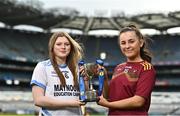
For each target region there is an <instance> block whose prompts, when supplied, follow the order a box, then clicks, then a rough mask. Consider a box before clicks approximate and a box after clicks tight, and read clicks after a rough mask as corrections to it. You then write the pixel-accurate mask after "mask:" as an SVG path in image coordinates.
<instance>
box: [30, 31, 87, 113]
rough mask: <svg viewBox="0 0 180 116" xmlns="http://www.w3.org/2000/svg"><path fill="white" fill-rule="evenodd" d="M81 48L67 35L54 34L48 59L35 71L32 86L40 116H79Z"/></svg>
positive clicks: (50, 41) (38, 65)
mask: <svg viewBox="0 0 180 116" xmlns="http://www.w3.org/2000/svg"><path fill="white" fill-rule="evenodd" d="M82 53H83V51H82V48H81V46H80V45H79V44H78V43H77V42H76V41H75V40H73V39H72V38H71V37H70V36H69V35H68V34H67V33H64V32H58V33H54V34H53V35H52V37H51V38H50V40H49V59H48V60H45V61H41V62H39V63H38V64H37V66H36V67H35V69H34V72H33V75H32V80H31V85H32V94H33V99H34V104H35V105H36V106H39V107H41V110H40V115H41V116H60V115H69V116H70V115H81V114H82V113H81V108H80V106H81V105H84V103H82V102H80V101H79V91H78V74H79V73H78V72H79V71H80V72H83V68H81V69H78V61H79V60H80V59H81V58H82Z"/></svg>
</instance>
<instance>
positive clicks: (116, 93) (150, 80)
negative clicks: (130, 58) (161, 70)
mask: <svg viewBox="0 0 180 116" xmlns="http://www.w3.org/2000/svg"><path fill="white" fill-rule="evenodd" d="M155 75H156V72H155V70H154V68H153V66H152V64H150V63H148V62H146V61H142V62H126V63H123V64H119V65H118V66H117V67H116V68H115V70H114V74H113V77H112V80H111V81H110V86H109V88H110V89H109V100H110V101H111V102H112V101H118V100H122V99H126V98H129V97H133V96H134V95H138V96H141V97H143V98H145V100H146V101H145V104H144V106H143V107H141V108H136V109H132V110H124V109H123V110H122V109H121V110H120V109H110V110H109V115H121V114H122V115H132V114H133V115H138V114H141V115H147V114H148V110H149V106H150V102H151V92H152V89H153V87H154V85H155Z"/></svg>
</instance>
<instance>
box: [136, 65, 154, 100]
mask: <svg viewBox="0 0 180 116" xmlns="http://www.w3.org/2000/svg"><path fill="white" fill-rule="evenodd" d="M155 80H156V72H155V70H154V68H153V67H151V69H148V70H146V69H142V72H141V74H140V77H139V79H138V82H137V88H136V93H135V94H136V95H138V96H141V97H144V98H146V99H147V98H148V97H149V96H150V95H151V92H152V90H153V88H154V85H155Z"/></svg>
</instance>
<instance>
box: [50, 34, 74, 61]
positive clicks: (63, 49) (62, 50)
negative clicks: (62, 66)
mask: <svg viewBox="0 0 180 116" xmlns="http://www.w3.org/2000/svg"><path fill="white" fill-rule="evenodd" d="M53 51H54V54H55V57H56V59H57V61H63V62H65V61H66V58H67V56H68V55H69V53H70V51H71V44H70V42H69V40H68V39H67V38H66V37H65V36H63V37H58V38H57V39H56V42H55V43H54V49H53Z"/></svg>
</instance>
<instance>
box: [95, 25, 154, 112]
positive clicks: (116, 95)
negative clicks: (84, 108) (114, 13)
mask: <svg viewBox="0 0 180 116" xmlns="http://www.w3.org/2000/svg"><path fill="white" fill-rule="evenodd" d="M118 42H119V46H120V49H121V51H122V53H123V54H124V56H125V57H126V59H127V61H126V62H124V63H122V64H119V65H117V66H116V68H115V69H114V73H113V76H112V79H111V81H110V83H109V92H108V98H107V99H105V98H104V97H103V96H100V98H99V101H98V104H99V105H101V106H104V107H107V108H109V115H148V110H149V107H150V102H151V93H152V90H153V87H154V85H155V75H156V74H155V70H154V68H153V66H152V64H151V55H150V53H149V52H148V50H147V45H146V44H147V43H146V39H145V38H144V37H143V35H142V34H141V33H140V31H139V29H137V27H136V26H135V25H129V26H127V27H124V28H123V29H122V30H121V32H120V35H119V38H118Z"/></svg>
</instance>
